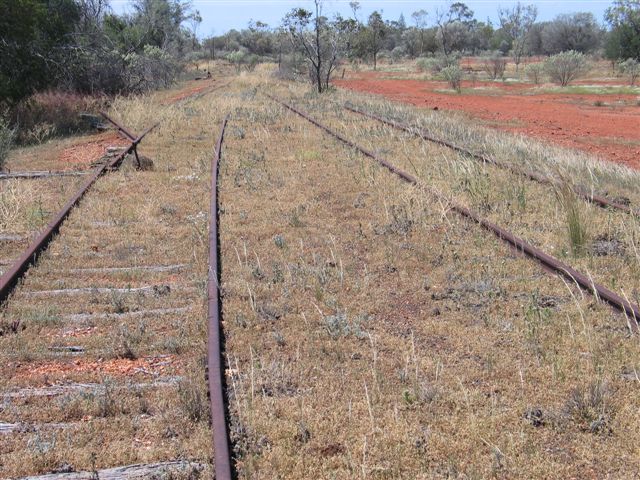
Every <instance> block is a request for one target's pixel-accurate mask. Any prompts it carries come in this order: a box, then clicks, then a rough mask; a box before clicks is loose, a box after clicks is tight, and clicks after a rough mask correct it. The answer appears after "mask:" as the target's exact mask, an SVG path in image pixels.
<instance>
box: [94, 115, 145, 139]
mask: <svg viewBox="0 0 640 480" xmlns="http://www.w3.org/2000/svg"><path fill="white" fill-rule="evenodd" d="M100 115H102V116H103V117H104V119H105V120H106V121H107V122H109V123H110V124H111V125H113V126H114V127H116V130H118V132H120V133H121V134H123V136H124V137H125V138H127V139H128V140H131V141H133V140H135V139H136V138H137V137H136V135H135V134H134V133H132V132H131V131H129V130H128V129H127V128H125V127H123V126H122V125H120V124H119V123H118V122H116V121H115V120H114V119H113V118H111V117H110V116H109V115H107V114H106V113H105V112H100Z"/></svg>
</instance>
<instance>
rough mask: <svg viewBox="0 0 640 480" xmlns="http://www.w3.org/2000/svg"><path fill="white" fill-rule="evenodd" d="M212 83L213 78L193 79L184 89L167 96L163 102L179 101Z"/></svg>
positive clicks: (213, 81)
mask: <svg viewBox="0 0 640 480" xmlns="http://www.w3.org/2000/svg"><path fill="white" fill-rule="evenodd" d="M214 83H215V80H211V79H203V80H193V81H191V82H189V83H188V85H187V87H186V88H185V89H184V90H182V91H181V92H180V93H178V94H176V95H174V96H172V97H169V99H168V100H167V101H166V102H165V104H171V103H175V102H179V101H180V100H183V99H185V98H187V97H190V96H192V95H197V94H198V93H200V92H202V91H204V90H206V89H207V88H209V87H211V86H213V84H214Z"/></svg>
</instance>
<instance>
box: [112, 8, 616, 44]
mask: <svg viewBox="0 0 640 480" xmlns="http://www.w3.org/2000/svg"><path fill="white" fill-rule="evenodd" d="M349 1H350V0H325V2H324V14H325V15H327V16H331V14H332V13H333V12H340V13H341V14H342V15H344V16H347V15H350V14H351V9H350V8H349ZM129 3H130V1H129V0H111V5H112V7H113V9H114V10H115V11H116V12H117V13H122V12H126V11H127V10H128V8H130V7H129ZM449 3H450V2H446V1H440V0H420V1H418V0H386V1H383V0H361V1H360V6H361V9H360V12H359V14H358V17H359V18H360V20H363V19H366V17H367V16H368V15H369V14H370V13H371V12H372V11H374V10H378V11H380V10H382V12H383V17H384V19H385V20H397V19H398V18H399V17H400V14H401V13H404V17H405V20H406V22H407V25H411V13H412V12H415V11H416V10H421V9H423V10H426V11H427V12H428V13H429V17H428V21H429V24H433V21H434V18H435V15H434V13H435V10H436V9H437V8H444V7H446V6H447V5H448V4H449ZM464 3H466V4H467V5H468V6H469V8H470V9H471V10H473V11H474V13H475V18H476V19H478V20H482V21H486V20H487V18H489V19H490V20H491V21H492V22H493V24H494V26H495V25H496V24H497V19H498V15H497V11H498V7H509V6H511V5H514V4H515V3H516V2H515V1H509V0H503V1H495V0H469V1H466V2H464ZM522 3H524V4H534V5H536V6H537V7H538V20H539V21H544V20H551V19H553V18H554V17H555V16H556V15H558V14H561V13H574V12H591V13H593V14H594V15H595V17H596V19H597V20H598V21H599V22H600V23H603V22H604V12H605V10H606V9H607V7H609V6H610V5H611V3H612V0H606V1H601V0H586V1H585V0H582V1H580V0H563V1H558V0H523V1H522ZM192 4H193V7H194V8H195V9H196V10H198V11H199V12H200V15H201V16H202V23H201V24H200V27H199V28H198V36H199V37H201V38H202V37H206V36H210V35H211V34H212V33H214V34H215V35H221V34H223V33H225V32H227V31H228V30H231V29H236V30H241V29H243V28H246V27H247V24H248V23H249V21H250V20H260V21H262V22H265V23H267V24H269V26H270V27H274V26H277V25H279V24H280V21H281V20H282V17H284V16H285V14H286V13H287V12H288V11H289V10H291V9H292V8H294V7H305V8H308V9H310V8H311V7H312V6H313V2H311V1H309V0H299V1H293V0H277V1H266V0H192Z"/></svg>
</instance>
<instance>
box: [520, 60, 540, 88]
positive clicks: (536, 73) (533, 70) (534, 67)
mask: <svg viewBox="0 0 640 480" xmlns="http://www.w3.org/2000/svg"><path fill="white" fill-rule="evenodd" d="M524 74H525V75H526V76H527V78H528V79H529V80H531V81H532V82H533V83H535V84H536V85H539V84H540V83H541V82H542V75H543V74H544V65H542V64H541V63H531V64H529V65H527V66H526V67H525V68H524Z"/></svg>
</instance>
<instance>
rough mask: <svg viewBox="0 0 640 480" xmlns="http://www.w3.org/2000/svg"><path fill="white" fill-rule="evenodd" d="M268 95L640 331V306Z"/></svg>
mask: <svg viewBox="0 0 640 480" xmlns="http://www.w3.org/2000/svg"><path fill="white" fill-rule="evenodd" d="M265 95H266V96H267V97H268V98H270V99H271V100H273V101H275V102H277V103H279V104H280V105H282V106H284V107H285V108H287V109H289V110H291V111H292V112H294V113H296V114H297V115H299V116H301V117H302V118H304V119H306V120H307V121H309V122H311V123H312V124H314V125H315V126H317V127H318V128H320V129H322V130H324V131H325V132H327V133H328V134H329V135H331V136H333V137H334V138H336V139H338V140H340V141H341V142H342V143H344V144H345V145H348V146H349V147H351V148H354V149H356V150H358V151H359V152H360V153H362V154H363V155H365V156H367V157H369V158H371V159H373V160H375V161H376V162H378V163H379V164H381V165H382V166H384V167H385V168H387V169H388V170H390V171H391V172H393V173H395V174H396V175H397V176H399V177H400V178H402V179H403V180H404V181H405V182H407V183H410V184H412V185H416V186H420V187H422V188H425V189H427V191H429V193H431V195H433V196H434V197H436V198H438V199H440V200H442V201H445V202H447V203H448V204H449V205H450V206H451V209H452V210H454V211H455V212H457V213H459V214H460V215H462V216H464V217H467V218H469V219H471V220H473V221H475V222H477V223H478V224H480V225H481V226H482V227H483V228H485V229H486V230H488V231H490V232H491V233H493V234H494V235H496V236H497V237H498V238H499V239H500V240H502V241H504V242H505V243H507V244H509V245H510V246H511V247H514V248H516V249H517V250H518V251H520V252H523V253H524V254H526V255H527V256H528V257H530V258H533V259H535V260H536V261H538V262H539V263H540V264H541V265H542V266H543V267H545V268H547V269H549V270H552V271H553V272H555V273H557V274H560V275H562V276H564V277H566V278H568V279H569V280H570V281H572V282H574V283H576V284H577V285H579V286H580V287H581V288H583V289H584V290H585V291H587V292H588V293H590V294H592V295H594V296H596V297H597V298H601V299H602V300H604V301H606V302H607V303H608V304H609V305H610V306H612V307H613V308H615V309H616V310H618V311H620V312H622V313H624V314H625V315H627V316H628V317H630V318H633V319H634V320H635V322H634V324H633V327H632V328H634V329H635V330H636V331H637V330H638V321H640V308H639V307H638V306H637V305H635V304H633V303H631V302H629V301H628V300H626V299H624V298H622V297H621V296H620V295H617V294H616V293H614V292H612V291H611V290H609V289H608V288H606V287H604V286H602V285H599V284H597V283H595V282H593V281H592V280H591V279H590V278H589V277H588V276H586V275H584V274H583V273H580V272H578V271H577V270H575V269H574V268H573V267H571V266H569V265H567V264H565V263H563V262H561V261H560V260H558V259H557V258H555V257H553V256H551V255H549V254H547V253H545V252H543V251H542V250H540V249H539V248H537V247H534V246H533V245H531V244H529V243H527V242H526V241H524V240H523V239H521V238H519V237H518V236H516V235H514V234H513V233H511V232H509V231H508V230H506V229H505V228H503V227H501V226H499V225H496V224H494V223H492V222H490V221H489V220H487V219H485V218H483V217H482V216H481V215H479V214H478V213H476V212H474V211H472V210H470V209H468V208H467V207H465V206H463V205H460V204H457V203H454V202H452V201H451V200H449V199H448V198H446V197H445V196H444V195H443V194H441V193H439V192H437V191H435V190H433V189H430V188H429V187H428V186H427V185H425V184H424V183H423V182H420V181H419V180H417V179H416V178H415V177H413V176H411V175H409V174H408V173H406V172H404V171H403V170H401V169H399V168H398V167H396V166H394V165H392V164H391V163H389V162H387V161H386V160H384V159H383V158H380V157H379V156H377V155H376V154H375V153H373V152H370V151H369V150H366V149H365V148H363V147H361V146H359V145H357V144H356V143H354V142H353V141H351V140H349V139H347V138H345V137H343V136H342V135H340V134H339V133H337V132H334V131H333V130H331V129H330V128H329V127H327V126H325V125H323V124H321V123H320V122H318V121H317V120H315V119H313V118H311V117H310V116H309V115H308V114H307V113H305V112H303V111H301V110H298V109H297V108H295V107H293V106H291V105H289V104H287V103H285V102H283V101H282V100H279V99H277V98H275V97H273V96H271V95H269V94H266V93H265Z"/></svg>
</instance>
